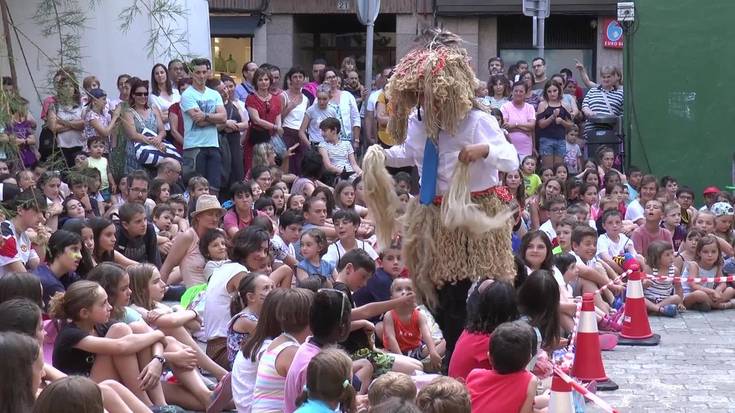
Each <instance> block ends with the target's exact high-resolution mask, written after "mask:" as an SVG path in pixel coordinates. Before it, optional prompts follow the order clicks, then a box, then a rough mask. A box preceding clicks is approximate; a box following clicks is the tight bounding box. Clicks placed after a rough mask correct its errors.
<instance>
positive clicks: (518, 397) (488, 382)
mask: <svg viewBox="0 0 735 413" xmlns="http://www.w3.org/2000/svg"><path fill="white" fill-rule="evenodd" d="M455 351H456V350H455ZM532 378H533V374H531V373H529V372H528V371H526V370H525V369H524V370H521V371H518V372H515V373H510V374H499V373H498V372H496V371H495V370H484V369H475V370H472V371H471V372H470V374H469V375H468V376H467V389H468V390H469V392H470V399H471V400H472V413H511V412H518V411H520V410H521V407H523V403H524V402H525V401H526V394H527V393H528V383H530V381H531V379H532Z"/></svg>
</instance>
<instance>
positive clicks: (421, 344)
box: [383, 278, 443, 369]
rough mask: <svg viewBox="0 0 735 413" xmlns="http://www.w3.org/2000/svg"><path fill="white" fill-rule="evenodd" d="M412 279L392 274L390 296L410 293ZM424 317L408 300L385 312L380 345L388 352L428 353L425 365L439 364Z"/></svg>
mask: <svg viewBox="0 0 735 413" xmlns="http://www.w3.org/2000/svg"><path fill="white" fill-rule="evenodd" d="M413 294H414V291H413V281H411V279H410V278H396V279H395V280H393V284H392V285H391V298H394V299H395V298H400V297H403V296H407V295H410V296H413ZM436 344H437V343H434V338H433V337H432V336H431V330H430V329H429V324H428V322H427V320H426V317H425V316H424V315H423V314H422V313H421V311H419V309H418V308H416V301H415V300H411V301H409V302H406V303H404V304H402V305H400V306H397V307H396V308H394V309H393V310H390V311H388V312H387V313H385V316H384V318H383V345H384V346H385V349H386V350H388V351H389V352H391V353H395V354H404V355H406V356H409V357H412V358H415V359H417V360H424V359H425V358H426V357H429V363H428V365H429V367H431V368H432V369H438V368H439V367H441V360H442V357H443V354H440V352H439V351H438V350H437V348H436Z"/></svg>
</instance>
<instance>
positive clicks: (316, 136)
mask: <svg viewBox="0 0 735 413" xmlns="http://www.w3.org/2000/svg"><path fill="white" fill-rule="evenodd" d="M331 90H332V88H331V86H329V85H327V84H322V85H319V87H318V88H317V89H316V102H314V103H313V104H312V105H311V106H310V107H309V109H307V110H306V113H305V114H304V120H303V121H302V122H301V127H300V128H299V138H300V139H301V140H302V141H307V142H310V143H313V144H317V145H318V144H320V143H323V142H324V138H323V137H322V132H321V130H320V129H319V124H320V123H321V122H322V121H323V120H324V119H326V118H336V117H337V109H336V108H335V107H334V106H333V105H330V104H329V92H330V91H331ZM307 148H308V146H307ZM302 159H303V154H302ZM299 166H300V165H299Z"/></svg>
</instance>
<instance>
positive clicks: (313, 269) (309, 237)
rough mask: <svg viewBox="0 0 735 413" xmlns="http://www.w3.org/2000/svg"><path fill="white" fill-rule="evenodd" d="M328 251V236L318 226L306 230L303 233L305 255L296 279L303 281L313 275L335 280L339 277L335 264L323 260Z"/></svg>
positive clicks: (303, 254) (300, 262) (302, 250)
mask: <svg viewBox="0 0 735 413" xmlns="http://www.w3.org/2000/svg"><path fill="white" fill-rule="evenodd" d="M326 252H327V237H326V235H324V232H323V231H322V230H320V229H318V228H311V229H307V230H305V231H304V232H303V233H302V234H301V255H302V256H303V257H304V258H303V259H302V260H301V261H299V264H298V265H297V266H296V279H297V281H303V280H305V279H307V278H311V277H319V278H322V279H324V280H327V281H330V282H333V281H334V279H335V278H336V277H337V270H336V269H335V268H334V265H333V264H331V263H329V262H327V261H325V260H323V259H322V257H323V256H324V253H326Z"/></svg>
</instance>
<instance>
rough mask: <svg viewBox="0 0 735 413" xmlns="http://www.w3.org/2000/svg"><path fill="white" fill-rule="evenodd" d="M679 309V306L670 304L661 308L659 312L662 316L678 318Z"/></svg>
mask: <svg viewBox="0 0 735 413" xmlns="http://www.w3.org/2000/svg"><path fill="white" fill-rule="evenodd" d="M677 307H678V306H677V305H676V304H668V305H665V306H663V307H661V308H660V309H659V310H658V312H659V313H661V315H664V316H666V317H672V318H673V317H676V314H678V313H679V311H678V309H677Z"/></svg>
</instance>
